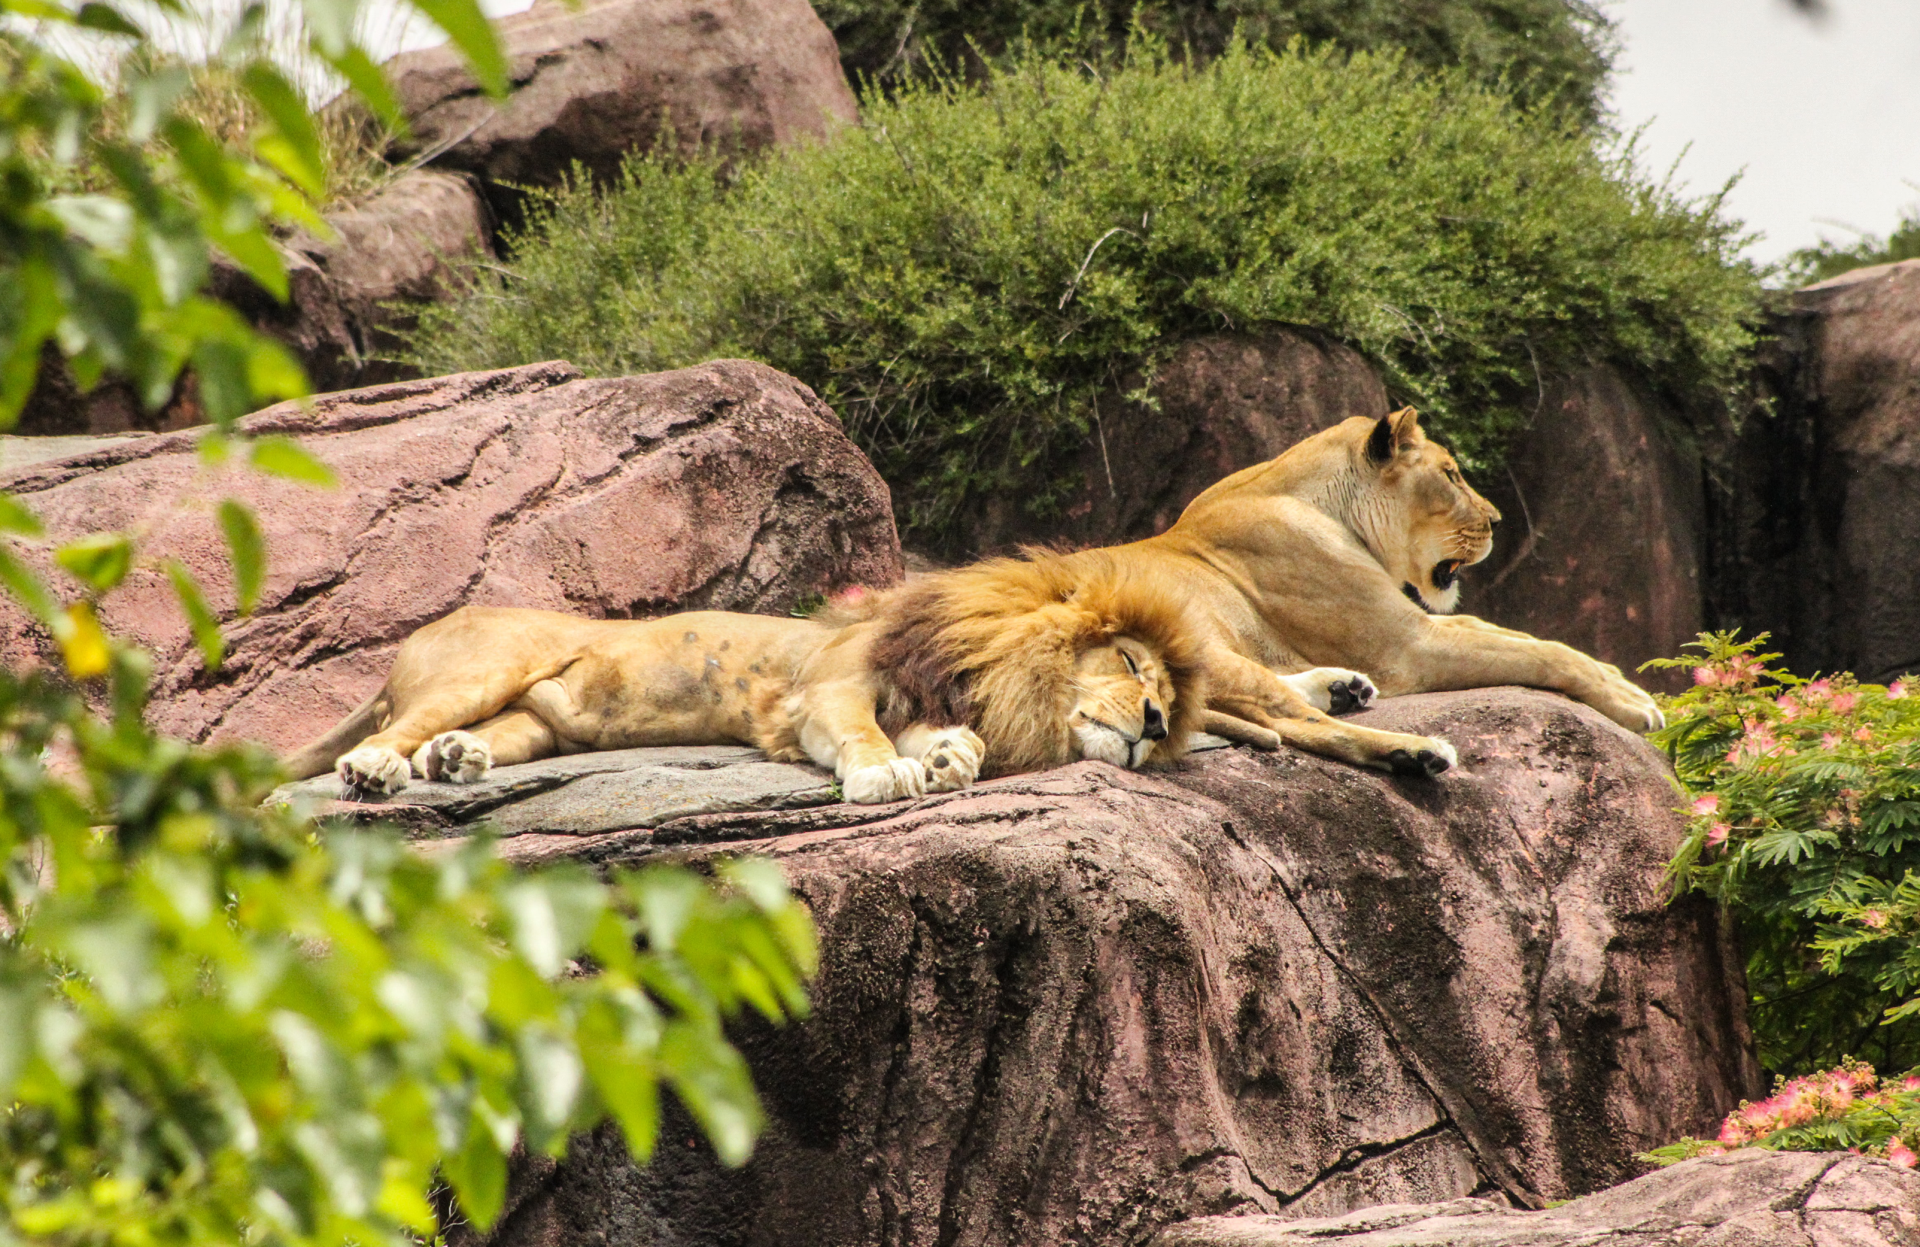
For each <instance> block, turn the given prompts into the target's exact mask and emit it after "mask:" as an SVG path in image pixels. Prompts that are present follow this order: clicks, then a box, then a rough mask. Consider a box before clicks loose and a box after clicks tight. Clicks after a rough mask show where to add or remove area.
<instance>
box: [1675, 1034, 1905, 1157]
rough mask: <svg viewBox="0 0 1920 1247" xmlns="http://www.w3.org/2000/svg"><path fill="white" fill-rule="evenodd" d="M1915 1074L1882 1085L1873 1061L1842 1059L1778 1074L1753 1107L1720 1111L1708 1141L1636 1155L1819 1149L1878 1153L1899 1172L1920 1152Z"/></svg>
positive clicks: (1685, 1142) (1743, 1103) (1687, 1142)
mask: <svg viewBox="0 0 1920 1247" xmlns="http://www.w3.org/2000/svg"><path fill="white" fill-rule="evenodd" d="M1916 1142H1920V1076H1916V1075H1915V1074H1908V1075H1907V1076H1906V1077H1905V1078H1902V1079H1901V1080H1900V1081H1899V1082H1898V1083H1893V1082H1887V1083H1882V1082H1881V1081H1880V1079H1879V1077H1878V1075H1876V1074H1875V1073H1874V1072H1873V1066H1871V1065H1867V1064H1865V1063H1864V1062H1860V1061H1853V1060H1846V1061H1842V1062H1841V1063H1840V1064H1839V1065H1838V1066H1837V1067H1835V1068H1834V1069H1830V1070H1826V1071H1824V1072H1822V1073H1818V1074H1808V1075H1806V1076H1805V1077H1803V1078H1794V1079H1783V1080H1782V1081H1781V1083H1780V1085H1779V1087H1778V1088H1776V1089H1775V1091H1774V1093H1773V1095H1772V1096H1771V1097H1770V1098H1768V1099H1765V1100H1762V1101H1760V1102H1759V1103H1758V1104H1751V1103H1748V1102H1747V1101H1745V1100H1742V1101H1741V1102H1740V1107H1739V1108H1738V1109H1737V1110H1735V1111H1734V1112H1732V1113H1729V1114H1727V1119H1726V1121H1724V1122H1722V1123H1721V1125H1720V1134H1719V1135H1718V1137H1716V1138H1713V1139H1682V1140H1680V1141H1679V1142H1678V1143H1670V1144H1668V1145H1667V1146H1665V1147H1660V1148H1655V1149H1654V1150H1653V1151H1651V1152H1642V1153H1641V1154H1640V1159H1641V1160H1647V1161H1652V1162H1653V1163H1654V1164H1656V1165H1671V1164H1674V1163H1676V1162H1678V1161H1683V1160H1688V1159H1690V1158H1692V1157H1695V1156H1717V1155H1719V1154H1720V1153H1722V1152H1730V1151H1732V1150H1733V1149H1734V1148H1737V1147H1764V1148H1772V1149H1774V1150H1776V1151H1793V1152H1825V1151H1838V1150H1842V1149H1846V1150H1851V1151H1856V1152H1864V1153H1866V1154H1867V1155H1869V1156H1881V1157H1885V1158H1886V1159H1887V1160H1890V1161H1892V1162H1893V1163H1894V1164H1896V1165H1899V1166H1900V1167H1901V1168H1903V1169H1911V1168H1913V1167H1914V1164H1915V1162H1916V1161H1920V1157H1917V1156H1916V1155H1915V1154H1914V1150H1913V1144H1914V1143H1916Z"/></svg>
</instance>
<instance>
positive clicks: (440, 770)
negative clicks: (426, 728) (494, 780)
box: [413, 730, 493, 784]
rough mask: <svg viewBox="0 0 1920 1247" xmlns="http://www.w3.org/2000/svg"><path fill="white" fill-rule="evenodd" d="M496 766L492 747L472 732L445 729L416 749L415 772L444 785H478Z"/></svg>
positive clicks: (414, 757) (414, 758) (414, 756)
mask: <svg viewBox="0 0 1920 1247" xmlns="http://www.w3.org/2000/svg"><path fill="white" fill-rule="evenodd" d="M492 769H493V750H492V749H490V748H488V747H487V742H486V741H484V740H481V739H480V738H479V737H478V736H475V735H474V734H473V733H472V732H462V731H458V730H456V731H452V732H442V733H440V734H439V735H438V736H436V737H434V738H433V739H432V740H430V741H428V742H427V743H426V744H424V745H422V746H420V748H419V749H417V750H415V751H414V755H413V771H414V774H416V775H422V776H425V777H426V778H427V779H431V780H435V781H437V782H439V783H444V784H477V783H479V782H480V781H481V780H482V779H484V778H485V777H486V774H487V772H488V771H490V770H492Z"/></svg>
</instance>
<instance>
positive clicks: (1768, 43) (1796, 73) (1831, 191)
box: [1605, 0, 1920, 260]
mask: <svg viewBox="0 0 1920 1247" xmlns="http://www.w3.org/2000/svg"><path fill="white" fill-rule="evenodd" d="M1605 8H1606V9H1607V11H1608V12H1609V13H1611V14H1612V15H1613V17H1614V18H1615V19H1616V20H1617V21H1618V22H1619V24H1620V33H1621V35H1622V37H1623V39H1624V41H1625V45H1626V46H1625V49H1624V50H1623V52H1622V55H1621V57H1620V72H1619V74H1618V76H1617V77H1616V79H1615V81H1614V89H1613V102H1614V107H1615V109H1616V110H1617V112H1618V114H1619V122H1620V125H1621V127H1622V128H1623V129H1631V128H1633V127H1634V126H1637V125H1640V124H1641V123H1642V122H1646V123H1648V124H1647V130H1646V135H1645V138H1644V139H1643V140H1642V151H1643V153H1644V163H1645V164H1646V165H1647V166H1648V167H1649V168H1651V169H1652V170H1654V171H1655V172H1664V171H1665V170H1666V168H1667V167H1668V166H1669V165H1670V164H1672V163H1673V161H1674V160H1675V159H1679V161H1680V167H1679V175H1680V179H1681V181H1683V182H1685V183H1686V184H1687V185H1688V186H1689V187H1691V188H1692V189H1694V190H1696V191H1710V190H1713V189H1716V188H1717V187H1718V186H1719V185H1720V184H1721V183H1722V182H1724V181H1725V180H1726V179H1727V178H1728V177H1730V176H1732V175H1733V174H1735V173H1739V172H1741V171H1742V170H1745V173H1744V174H1743V176H1742V177H1741V179H1740V183H1739V185H1738V186H1736V187H1735V188H1734V190H1733V194H1732V195H1731V196H1730V197H1729V199H1728V204H1729V207H1730V210H1731V211H1732V213H1733V215H1734V216H1737V217H1739V218H1740V219H1742V220H1744V221H1746V222H1747V223H1748V225H1749V226H1750V227H1751V228H1752V229H1754V230H1756V231H1759V232H1761V233H1763V234H1764V235H1765V237H1764V238H1761V239H1760V240H1758V241H1756V242H1755V243H1754V244H1753V246H1752V254H1753V255H1754V257H1755V258H1756V259H1761V260H1773V259H1777V258H1778V257H1780V256H1781V255H1784V254H1785V253H1786V252H1788V251H1791V250H1792V249H1794V248H1795V247H1802V246H1807V245H1809V244H1811V243H1813V242H1815V241H1817V240H1818V239H1819V238H1820V237H1821V236H1822V235H1825V236H1827V237H1831V238H1836V239H1843V240H1847V241H1851V240H1852V239H1853V238H1855V237H1856V235H1854V234H1852V233H1851V232H1849V230H1848V229H1847V228H1846V227H1847V226H1852V227H1855V228H1857V229H1863V230H1867V231H1869V232H1871V233H1874V234H1882V235H1884V234H1886V233H1887V232H1888V231H1890V230H1891V229H1893V227H1894V226H1895V224H1897V223H1898V221H1899V219H1900V211H1901V209H1902V208H1906V207H1910V206H1914V205H1916V204H1920V0H1827V8H1828V15H1827V16H1826V18H1825V19H1823V20H1818V21H1809V20H1808V19H1807V18H1805V17H1803V16H1801V15H1800V14H1799V13H1798V12H1796V11H1795V10H1793V9H1792V8H1790V7H1789V6H1788V5H1787V3H1786V0H1606V3H1605ZM1689 145H1691V146H1689ZM1683 152H1684V153H1685V154H1684V155H1682V153H1683Z"/></svg>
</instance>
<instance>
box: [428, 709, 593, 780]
mask: <svg viewBox="0 0 1920 1247" xmlns="http://www.w3.org/2000/svg"><path fill="white" fill-rule="evenodd" d="M572 752H575V750H574V749H573V748H569V747H568V742H566V741H563V740H561V739H560V738H559V737H558V736H556V735H555V734H554V731H553V729H552V728H551V727H549V726H547V724H546V722H545V721H544V720H542V719H541V718H540V716H539V715H537V714H534V713H533V712H532V711H531V710H527V709H525V708H524V707H515V708H513V709H511V710H507V711H505V712H503V713H501V714H497V715H494V716H493V717H492V718H491V719H488V720H487V721H486V722H484V723H476V724H474V725H473V727H472V728H471V729H462V728H455V729H453V730H452V731H448V732H442V733H440V734H439V735H438V736H435V737H434V738H433V739H432V740H429V741H428V742H427V743H426V744H424V745H422V746H420V748H419V749H417V750H415V751H414V754H413V769H414V771H415V772H416V773H417V774H420V775H424V776H426V777H427V778H428V779H431V780H437V781H439V782H441V783H448V784H474V783H478V782H480V780H482V779H484V778H486V775H487V773H488V772H489V771H491V770H492V769H493V768H494V767H496V766H513V765H515V764H517V763H521V762H535V761H538V760H539V759H541V758H550V757H552V756H553V755H555V754H557V753H572Z"/></svg>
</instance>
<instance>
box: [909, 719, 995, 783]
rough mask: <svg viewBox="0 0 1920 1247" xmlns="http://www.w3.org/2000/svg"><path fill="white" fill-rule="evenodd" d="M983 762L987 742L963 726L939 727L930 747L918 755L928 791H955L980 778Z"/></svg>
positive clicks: (985, 756)
mask: <svg viewBox="0 0 1920 1247" xmlns="http://www.w3.org/2000/svg"><path fill="white" fill-rule="evenodd" d="M986 760H987V742H986V741H984V740H981V739H980V738H979V737H978V736H976V735H974V734H973V731H972V730H971V729H969V728H964V727H949V728H942V729H941V730H940V731H938V732H936V733H934V737H933V744H932V746H930V747H929V748H928V749H927V751H926V752H925V753H923V754H921V755H920V763H921V765H922V766H924V767H926V769H927V791H928V792H957V791H959V790H960V789H962V788H965V787H966V786H967V785H968V784H971V783H972V782H973V781H974V780H976V779H978V778H979V777H980V765H981V764H982V763H983V762H985V761H986Z"/></svg>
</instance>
